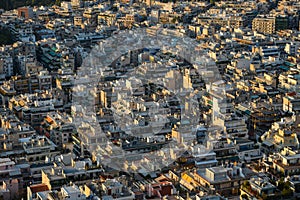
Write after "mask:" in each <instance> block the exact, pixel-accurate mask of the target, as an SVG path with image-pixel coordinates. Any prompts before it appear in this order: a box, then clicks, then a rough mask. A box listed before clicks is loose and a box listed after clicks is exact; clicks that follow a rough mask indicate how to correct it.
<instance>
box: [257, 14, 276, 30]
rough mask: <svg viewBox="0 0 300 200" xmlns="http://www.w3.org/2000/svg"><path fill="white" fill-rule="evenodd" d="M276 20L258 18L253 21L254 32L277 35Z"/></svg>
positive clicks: (273, 18)
mask: <svg viewBox="0 0 300 200" xmlns="http://www.w3.org/2000/svg"><path fill="white" fill-rule="evenodd" d="M275 27H276V20H275V17H264V16H258V17H256V18H254V20H253V21H252V30H253V31H257V32H260V33H264V34H273V33H275Z"/></svg>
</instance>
